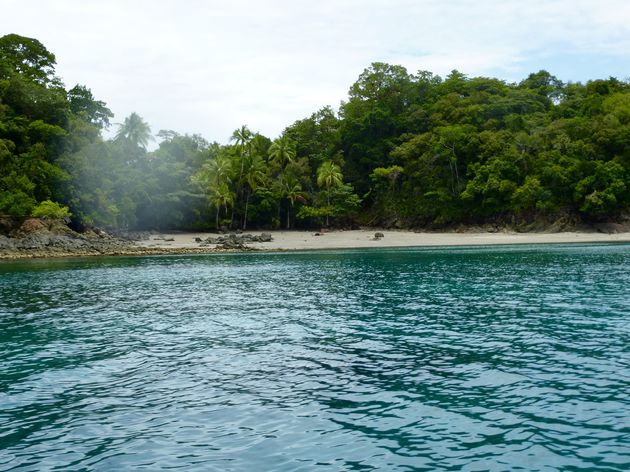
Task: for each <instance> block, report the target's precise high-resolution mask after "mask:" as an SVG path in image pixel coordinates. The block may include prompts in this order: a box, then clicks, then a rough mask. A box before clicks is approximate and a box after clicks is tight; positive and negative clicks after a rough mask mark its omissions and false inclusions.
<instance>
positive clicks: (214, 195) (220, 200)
mask: <svg viewBox="0 0 630 472" xmlns="http://www.w3.org/2000/svg"><path fill="white" fill-rule="evenodd" d="M230 164H231V163H230V160H229V157H228V156H227V155H225V154H218V155H217V156H216V157H215V158H214V159H212V160H211V161H209V162H207V163H206V164H205V165H204V166H203V167H202V168H201V169H200V170H199V172H197V173H196V174H195V175H194V176H193V182H194V183H196V184H197V185H198V186H199V187H200V188H201V189H202V190H203V191H204V192H205V193H207V194H208V195H209V201H210V202H211V204H212V205H213V206H214V207H215V208H216V217H215V225H216V228H217V229H218V228H219V212H220V210H221V208H222V207H223V206H225V207H226V208H227V206H228V205H229V204H232V203H234V193H233V192H232V191H231V190H230V183H231V182H232V179H231V175H230V171H231V170H232V169H231V165H230Z"/></svg>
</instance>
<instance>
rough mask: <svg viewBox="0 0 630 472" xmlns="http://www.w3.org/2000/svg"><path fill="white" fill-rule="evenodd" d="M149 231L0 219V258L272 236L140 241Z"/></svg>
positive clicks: (243, 247) (141, 250) (163, 250)
mask: <svg viewBox="0 0 630 472" xmlns="http://www.w3.org/2000/svg"><path fill="white" fill-rule="evenodd" d="M148 239H149V233H130V232H125V233H115V234H110V233H107V232H105V231H103V230H100V229H89V230H86V231H84V232H81V233H79V232H77V231H73V230H72V229H70V228H69V227H68V226H67V225H66V224H65V223H64V222H63V221H60V220H47V219H39V218H28V219H25V220H23V221H18V222H17V223H16V221H15V220H9V219H7V218H4V219H2V220H0V259H30V258H43V257H76V256H99V255H101V256H126V255H130V256H136V255H159V254H205V253H211V252H225V251H248V250H256V249H254V248H251V247H250V246H248V243H251V242H265V241H271V239H272V237H271V235H270V234H268V233H266V234H264V235H259V236H252V235H250V234H229V235H222V236H218V237H216V238H215V237H208V238H206V239H204V240H201V239H200V240H199V241H196V242H197V243H198V244H197V245H196V246H195V247H148V246H146V245H143V244H141V242H142V241H143V240H148Z"/></svg>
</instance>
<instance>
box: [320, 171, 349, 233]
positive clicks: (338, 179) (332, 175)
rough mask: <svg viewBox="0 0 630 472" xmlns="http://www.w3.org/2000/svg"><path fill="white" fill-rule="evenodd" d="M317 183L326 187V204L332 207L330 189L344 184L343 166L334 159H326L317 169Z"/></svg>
mask: <svg viewBox="0 0 630 472" xmlns="http://www.w3.org/2000/svg"><path fill="white" fill-rule="evenodd" d="M317 185H318V186H319V187H325V188H326V205H327V206H328V207H330V190H331V189H332V188H336V187H341V186H342V185H343V174H342V173H341V167H339V166H338V165H337V164H335V163H334V162H333V161H324V162H323V163H322V165H321V166H319V169H317ZM328 216H329V215H328V214H327V215H326V226H328Z"/></svg>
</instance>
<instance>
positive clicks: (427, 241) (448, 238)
mask: <svg viewBox="0 0 630 472" xmlns="http://www.w3.org/2000/svg"><path fill="white" fill-rule="evenodd" d="M377 231H378V232H381V233H383V234H384V237H383V238H382V239H380V240H374V233H375V232H377ZM246 233H249V234H254V235H258V234H261V233H262V231H246ZM270 233H271V234H272V236H273V241H272V242H269V243H251V244H248V246H251V247H254V248H257V249H263V250H264V249H266V250H303V249H345V248H375V247H410V246H468V245H491V244H540V243H591V242H630V232H628V233H617V234H603V233H596V232H593V233H586V232H579V233H578V232H565V233H512V232H499V233H420V232H418V233H416V232H413V231H390V230H353V231H331V232H327V233H324V234H322V235H321V236H315V232H308V231H270ZM208 236H212V237H216V236H217V234H212V233H163V234H159V235H153V236H151V239H150V240H149V241H142V242H141V243H139V245H140V246H143V247H155V248H195V247H199V243H197V242H195V238H201V239H205V238H207V237H208ZM164 239H174V241H165V240H164ZM213 247H214V246H210V248H213Z"/></svg>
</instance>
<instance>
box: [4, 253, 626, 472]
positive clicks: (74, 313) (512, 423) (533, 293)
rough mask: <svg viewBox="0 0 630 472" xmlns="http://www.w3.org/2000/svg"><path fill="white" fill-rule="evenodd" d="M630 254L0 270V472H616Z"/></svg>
mask: <svg viewBox="0 0 630 472" xmlns="http://www.w3.org/2000/svg"><path fill="white" fill-rule="evenodd" d="M629 348H630V245H628V244H616V245H540V246H511V247H508V246H503V247H486V248H480V247H468V248H437V249H391V250H382V249H381V250H355V251H322V252H303V253H276V254H256V253H253V254H226V255H208V256H171V257H144V258H91V259H67V260H48V261H23V262H4V263H0V470H3V471H9V470H11V471H12V470H20V471H27V470H33V471H48V470H63V471H74V470H95V471H109V470H115V471H121V470H151V471H154V470H185V471H197V470H199V471H214V470H216V471H229V470H234V471H241V470H244V471H263V470H279V471H285V470H286V471H293V470H295V471H309V470H361V471H363V470H391V471H408V470H466V471H468V470H470V471H472V470H479V471H481V470H568V471H578V470H589V471H591V470H603V471H616V470H629V469H630V397H629V395H630V354H629Z"/></svg>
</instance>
